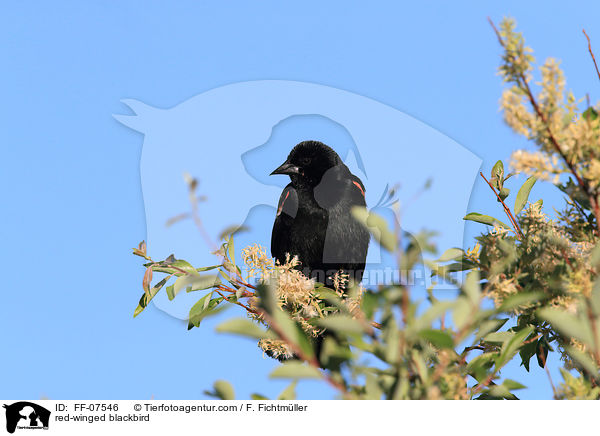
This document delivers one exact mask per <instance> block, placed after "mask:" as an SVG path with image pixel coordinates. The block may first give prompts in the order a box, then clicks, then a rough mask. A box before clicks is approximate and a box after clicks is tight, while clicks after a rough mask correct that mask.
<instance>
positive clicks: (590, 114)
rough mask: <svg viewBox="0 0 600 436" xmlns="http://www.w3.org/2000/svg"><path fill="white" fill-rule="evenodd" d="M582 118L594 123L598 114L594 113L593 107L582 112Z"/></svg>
mask: <svg viewBox="0 0 600 436" xmlns="http://www.w3.org/2000/svg"><path fill="white" fill-rule="evenodd" d="M582 115H583V118H585V119H586V120H588V121H594V120H596V119H597V118H598V112H597V111H596V109H594V108H593V107H591V106H590V107H589V108H587V109H586V110H585V111H584V112H583V114H582Z"/></svg>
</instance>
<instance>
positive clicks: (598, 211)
mask: <svg viewBox="0 0 600 436" xmlns="http://www.w3.org/2000/svg"><path fill="white" fill-rule="evenodd" d="M488 21H489V23H490V25H491V26H492V28H493V29H494V32H495V33H496V36H497V37H498V42H499V43H500V45H501V46H502V48H504V49H506V46H505V44H504V40H503V39H502V36H501V35H500V32H498V29H497V28H496V26H495V25H494V22H493V21H492V20H491V19H490V18H489V17H488ZM586 36H587V35H586ZM592 56H593V54H592ZM594 62H595V61H594ZM599 76H600V74H599ZM517 79H518V81H517V84H518V85H520V86H521V88H522V89H523V90H524V91H525V93H526V94H527V98H528V99H529V102H530V103H531V106H532V107H533V109H534V111H535V113H536V114H537V116H538V117H539V118H540V119H541V120H542V122H543V123H544V126H545V127H546V133H547V134H548V139H549V140H550V143H551V144H552V146H553V147H554V149H555V151H556V153H558V155H559V156H560V157H561V158H562V160H563V161H564V162H565V163H566V164H567V166H568V167H569V171H571V174H573V177H575V179H576V180H577V184H578V185H579V187H580V188H581V190H583V192H584V193H585V194H586V195H587V197H588V198H589V200H590V204H591V206H592V210H593V212H594V215H595V216H596V226H597V231H596V233H600V205H599V204H598V199H597V198H596V194H595V193H594V192H593V190H592V189H591V187H590V186H589V185H588V184H587V183H586V182H585V180H584V179H583V178H582V177H581V176H580V175H579V173H578V172H577V169H576V168H575V166H574V165H573V164H572V163H571V161H570V160H569V159H568V158H567V156H566V155H565V154H564V153H563V151H562V149H561V147H560V145H559V144H558V141H557V140H556V137H555V136H554V134H553V133H552V130H551V129H550V125H549V124H548V120H547V118H546V115H545V114H544V113H543V112H542V110H541V109H540V107H539V106H538V104H537V101H536V100H535V97H534V96H533V93H532V92H531V88H530V87H529V83H528V82H527V79H526V77H525V74H524V73H520V74H519V76H518V77H517Z"/></svg>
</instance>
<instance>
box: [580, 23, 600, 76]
mask: <svg viewBox="0 0 600 436" xmlns="http://www.w3.org/2000/svg"><path fill="white" fill-rule="evenodd" d="M582 30H583V34H584V35H585V37H586V38H587V41H588V50H589V52H590V55H591V56H592V60H593V61H594V66H595V67H596V73H597V74H598V79H600V70H598V64H597V63H596V58H595V57H594V52H593V51H592V43H591V42H590V37H589V36H588V34H587V33H585V29H582Z"/></svg>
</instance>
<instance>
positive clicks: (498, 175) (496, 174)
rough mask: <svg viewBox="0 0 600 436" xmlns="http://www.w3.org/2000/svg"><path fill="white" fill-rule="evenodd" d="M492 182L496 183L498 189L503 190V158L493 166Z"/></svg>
mask: <svg viewBox="0 0 600 436" xmlns="http://www.w3.org/2000/svg"><path fill="white" fill-rule="evenodd" d="M491 176H492V180H491V182H492V183H494V184H495V185H496V189H498V190H501V189H502V185H503V183H504V164H503V163H502V161H501V160H499V161H498V162H496V163H495V164H494V166H493V167H492V173H491Z"/></svg>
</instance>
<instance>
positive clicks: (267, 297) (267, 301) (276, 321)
mask: <svg viewBox="0 0 600 436" xmlns="http://www.w3.org/2000/svg"><path fill="white" fill-rule="evenodd" d="M273 283H274V280H273V279H272V281H271V283H270V284H269V285H265V284H260V285H258V286H257V287H256V293H257V295H258V297H259V301H260V305H261V307H262V308H263V309H264V310H265V311H266V312H267V314H268V315H269V316H270V317H271V326H272V328H273V330H276V331H277V334H278V336H279V335H280V336H281V339H284V340H286V341H288V342H290V343H292V344H294V345H296V346H298V347H299V348H300V349H301V351H302V353H303V354H304V357H305V358H307V359H310V358H312V357H314V355H315V353H314V349H313V344H312V342H311V341H310V339H308V337H307V335H306V332H305V331H304V330H302V328H301V327H300V326H299V325H298V323H297V322H295V321H293V320H292V319H291V318H290V316H289V314H288V313H287V312H284V311H283V310H281V309H280V308H279V306H278V305H277V300H278V299H277V296H276V294H275V292H276V291H275V287H274V285H273ZM275 327H277V328H275Z"/></svg>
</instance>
